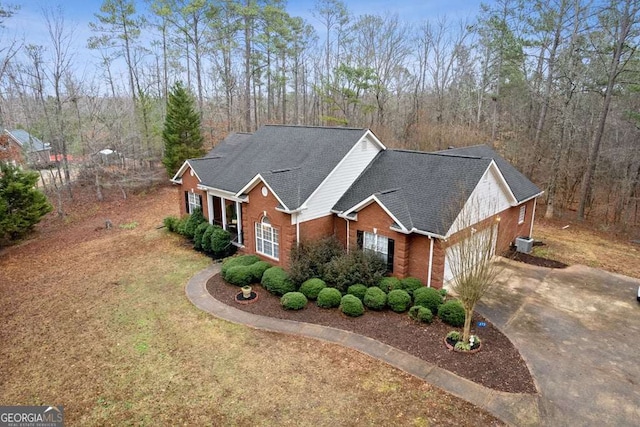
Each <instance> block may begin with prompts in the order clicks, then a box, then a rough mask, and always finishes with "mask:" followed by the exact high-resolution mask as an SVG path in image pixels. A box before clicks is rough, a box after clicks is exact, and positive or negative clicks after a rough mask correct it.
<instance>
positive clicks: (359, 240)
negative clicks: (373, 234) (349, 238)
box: [356, 230, 364, 249]
mask: <svg viewBox="0 0 640 427" xmlns="http://www.w3.org/2000/svg"><path fill="white" fill-rule="evenodd" d="M356 233H357V236H358V237H357V243H358V249H362V247H363V246H364V244H363V242H364V232H362V231H361V230H357V232H356Z"/></svg>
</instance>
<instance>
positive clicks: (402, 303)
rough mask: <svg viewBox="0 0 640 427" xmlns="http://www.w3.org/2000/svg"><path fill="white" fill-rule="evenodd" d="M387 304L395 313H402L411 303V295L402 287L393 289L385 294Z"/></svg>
mask: <svg viewBox="0 0 640 427" xmlns="http://www.w3.org/2000/svg"><path fill="white" fill-rule="evenodd" d="M387 304H388V305H389V307H390V308H391V310H393V311H395V312H396V313H403V312H405V311H407V310H408V309H409V306H410V305H411V295H409V293H408V292H407V291H403V290H402V289H394V290H393V291H391V292H389V295H387Z"/></svg>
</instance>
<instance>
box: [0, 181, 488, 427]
mask: <svg viewBox="0 0 640 427" xmlns="http://www.w3.org/2000/svg"><path fill="white" fill-rule="evenodd" d="M78 191H80V190H78ZM76 196H81V195H79V194H76ZM78 198H80V197H78ZM177 200H178V198H177V195H176V193H175V188H169V187H166V188H161V189H159V190H154V191H153V192H151V193H149V194H147V195H139V196H136V195H130V196H129V198H128V199H127V200H126V201H122V200H116V199H114V201H113V202H105V203H102V204H94V203H92V202H90V201H86V200H85V203H84V204H82V205H81V206H80V207H78V208H76V209H73V208H72V207H69V206H67V208H68V209H69V212H70V215H69V216H68V217H67V218H66V220H65V221H61V222H59V221H57V220H53V219H51V220H49V221H47V222H46V223H45V225H44V227H43V228H42V229H41V231H40V233H39V235H37V236H36V237H35V238H33V239H32V240H29V241H27V242H25V243H23V244H21V245H19V246H16V247H13V248H9V249H4V250H2V252H0V321H1V322H2V325H3V327H2V329H1V330H0V342H2V345H1V346H0V390H1V394H0V403H1V404H3V405H38V404H52V405H64V406H65V417H66V420H67V423H68V425H79V424H80V425H133V424H135V425H211V424H213V425H247V426H254V425H313V426H316V425H318V426H322V425H418V426H421V425H422V426H426V425H456V426H457V425H500V423H499V422H498V421H496V420H495V418H493V417H491V416H490V415H488V414H487V413H485V412H483V411H481V410H479V409H478V408H476V407H474V406H473V405H471V404H469V403H467V402H464V401H462V400H461V399H458V398H455V397H453V396H451V395H449V394H447V393H444V392H442V391H441V390H439V389H436V388H434V387H431V386H430V385H428V384H425V383H424V382H422V381H419V380H417V379H415V378H413V377H411V376H409V375H406V374H404V373H402V372H400V371H398V370H396V369H393V368H390V367H389V366H387V365H386V364H384V363H381V362H378V361H377V360H374V359H372V358H369V357H366V356H363V355H361V354H360V353H358V352H356V351H352V350H348V349H344V348H342V347H340V346H337V345H332V344H326V343H322V342H318V341H315V340H308V339H301V338H296V337H290V336H286V335H280V334H273V333H266V332H260V331H255V330H252V329H248V328H245V327H241V326H237V325H233V324H230V323H227V322H224V321H220V320H217V319H215V318H213V317H212V316H210V315H208V314H206V313H203V312H201V311H199V310H198V309H196V308H195V307H193V306H192V305H191V304H190V303H189V301H188V300H187V299H186V297H185V294H184V285H185V283H186V282H187V280H188V278H189V277H191V276H192V275H193V274H194V273H195V272H197V271H199V270H200V269H202V268H204V267H205V266H206V265H208V264H209V263H210V262H211V260H210V259H209V258H207V257H205V256H203V255H201V254H198V253H196V252H194V251H193V250H192V249H191V247H190V246H188V245H186V244H185V241H184V239H182V238H181V237H179V236H176V235H172V234H170V233H167V232H166V231H165V230H164V229H157V228H156V227H157V226H158V225H159V224H160V223H161V222H162V218H164V217H165V216H167V215H170V214H176V213H177V210H178V202H177ZM105 219H109V220H110V221H111V222H112V223H113V224H114V227H113V228H111V229H110V230H106V229H104V228H103V227H104V223H105ZM134 222H135V223H137V225H136V226H135V227H132V226H128V225H129V224H133V223H134ZM359 320H365V319H364V318H361V319H359Z"/></svg>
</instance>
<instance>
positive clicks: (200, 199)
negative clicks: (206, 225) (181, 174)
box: [198, 194, 204, 213]
mask: <svg viewBox="0 0 640 427" xmlns="http://www.w3.org/2000/svg"><path fill="white" fill-rule="evenodd" d="M198 200H199V201H200V212H203V213H204V206H202V195H201V194H198Z"/></svg>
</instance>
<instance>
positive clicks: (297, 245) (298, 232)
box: [295, 212, 300, 248]
mask: <svg viewBox="0 0 640 427" xmlns="http://www.w3.org/2000/svg"><path fill="white" fill-rule="evenodd" d="M299 214H300V213H299V212H296V213H295V218H296V248H297V247H300V221H299V220H298V215H299Z"/></svg>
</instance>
